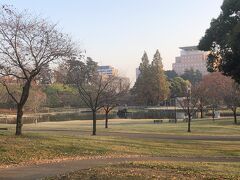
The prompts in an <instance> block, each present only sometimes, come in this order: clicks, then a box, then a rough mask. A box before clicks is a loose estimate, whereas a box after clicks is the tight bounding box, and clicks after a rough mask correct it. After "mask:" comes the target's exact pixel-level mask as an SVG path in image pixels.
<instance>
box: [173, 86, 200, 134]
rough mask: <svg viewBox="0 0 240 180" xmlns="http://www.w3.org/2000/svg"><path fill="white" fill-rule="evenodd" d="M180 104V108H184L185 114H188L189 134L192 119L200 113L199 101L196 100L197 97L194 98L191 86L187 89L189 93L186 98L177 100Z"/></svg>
mask: <svg viewBox="0 0 240 180" xmlns="http://www.w3.org/2000/svg"><path fill="white" fill-rule="evenodd" d="M177 101H178V103H179V104H180V106H181V107H182V109H183V111H184V112H185V114H187V116H188V119H187V122H188V130H187V132H191V121H192V117H193V115H194V114H195V113H196V112H197V111H198V108H197V107H198V104H199V99H198V98H196V96H194V95H193V94H192V89H191V86H189V87H188V88H187V92H186V97H183V98H180V99H178V98H177Z"/></svg>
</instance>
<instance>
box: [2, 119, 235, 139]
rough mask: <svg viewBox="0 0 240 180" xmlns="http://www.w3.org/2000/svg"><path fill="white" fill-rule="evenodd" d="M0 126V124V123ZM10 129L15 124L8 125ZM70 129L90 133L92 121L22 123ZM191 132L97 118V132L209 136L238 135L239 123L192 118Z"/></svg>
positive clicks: (170, 125)
mask: <svg viewBox="0 0 240 180" xmlns="http://www.w3.org/2000/svg"><path fill="white" fill-rule="evenodd" d="M0 127H1V125H0ZM8 127H9V128H10V129H11V128H12V129H14V128H15V126H12V125H8ZM54 129H57V130H66V131H67V130H71V131H76V132H86V131H89V134H91V130H92V121H91V120H85V121H84V120H80V121H62V122H45V123H39V124H37V125H35V124H26V125H24V130H43V131H44V130H48V131H51V130H54ZM191 130H192V132H191V133H187V123H186V122H179V123H177V124H175V123H168V120H164V122H163V124H153V119H110V120H109V128H108V129H105V128H104V120H98V122H97V132H128V133H153V134H172V135H208V136H209V135H210V136H212V135H213V136H215V135H218V136H240V124H239V125H235V124H233V120H232V119H217V120H215V121H212V120H211V119H204V120H201V119H198V120H193V121H192V125H191Z"/></svg>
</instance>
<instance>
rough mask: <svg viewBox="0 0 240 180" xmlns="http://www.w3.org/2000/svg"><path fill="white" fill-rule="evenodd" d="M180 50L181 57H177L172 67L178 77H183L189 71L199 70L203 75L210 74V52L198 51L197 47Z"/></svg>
mask: <svg viewBox="0 0 240 180" xmlns="http://www.w3.org/2000/svg"><path fill="white" fill-rule="evenodd" d="M180 49H181V52H180V56H179V57H176V61H175V63H173V65H172V68H173V70H174V71H175V72H176V73H177V74H178V75H182V74H183V73H184V71H185V70H187V69H188V70H189V69H193V70H195V71H196V70H199V71H200V72H201V73H202V75H206V74H207V73H208V71H207V67H206V65H207V64H206V62H207V56H208V52H205V51H200V50H198V49H197V46H188V47H180Z"/></svg>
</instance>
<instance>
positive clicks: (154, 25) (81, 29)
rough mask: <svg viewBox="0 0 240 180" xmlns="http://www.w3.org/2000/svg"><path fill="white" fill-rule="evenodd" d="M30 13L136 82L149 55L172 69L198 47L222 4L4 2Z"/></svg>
mask: <svg viewBox="0 0 240 180" xmlns="http://www.w3.org/2000/svg"><path fill="white" fill-rule="evenodd" d="M0 2H1V3H3V4H10V5H13V6H14V7H15V8H16V9H19V10H23V9H27V10H29V11H30V12H31V13H33V14H37V15H41V16H42V17H44V18H47V19H49V21H51V22H54V23H56V22H57V23H58V24H59V27H60V28H61V30H62V31H63V32H65V33H68V34H70V35H71V36H72V38H73V39H74V40H75V41H77V42H79V44H80V48H81V49H84V50H86V51H87V56H90V57H92V58H93V59H94V60H95V61H97V62H99V64H100V65H112V66H114V67H116V68H118V69H119V71H120V72H121V74H124V75H126V76H128V77H130V79H131V81H132V82H134V81H135V69H136V68H137V67H138V66H139V63H140V62H141V57H142V54H143V52H144V50H145V51H146V52H147V54H148V57H149V59H150V60H151V59H152V57H153V54H154V53H155V51H156V49H159V51H160V53H161V56H162V58H163V65H164V69H166V70H167V69H172V63H173V62H174V61H175V57H176V56H178V55H179V49H178V47H181V46H192V45H197V44H198V41H199V40H200V38H201V37H202V36H203V35H204V32H205V30H206V29H207V28H208V27H209V24H210V21H211V19H212V18H216V17H217V16H218V15H219V13H220V6H221V4H222V2H223V0H1V1H0Z"/></svg>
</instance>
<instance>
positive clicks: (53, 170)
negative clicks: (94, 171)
mask: <svg viewBox="0 0 240 180" xmlns="http://www.w3.org/2000/svg"><path fill="white" fill-rule="evenodd" d="M130 161H181V162H240V157H235V158H234V157H231V158H230V157H229V158H225V157H192V158H186V157H128V158H105V159H88V160H64V161H61V162H56V163H46V164H39V165H31V166H22V167H10V168H5V169H0V179H2V180H15V179H16V180H32V179H41V178H44V177H49V176H55V175H58V174H63V173H68V172H71V171H77V170H81V169H88V168H93V167H96V166H101V165H107V164H116V163H123V162H130Z"/></svg>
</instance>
